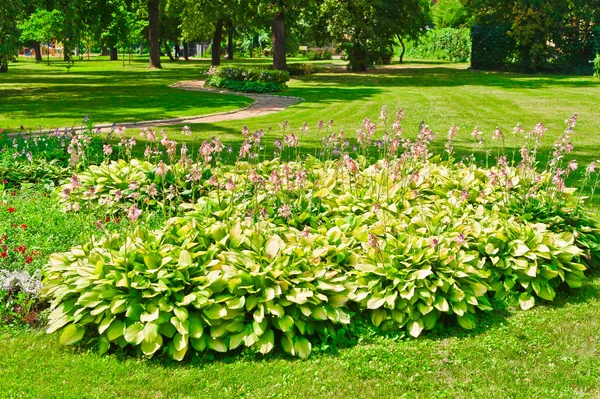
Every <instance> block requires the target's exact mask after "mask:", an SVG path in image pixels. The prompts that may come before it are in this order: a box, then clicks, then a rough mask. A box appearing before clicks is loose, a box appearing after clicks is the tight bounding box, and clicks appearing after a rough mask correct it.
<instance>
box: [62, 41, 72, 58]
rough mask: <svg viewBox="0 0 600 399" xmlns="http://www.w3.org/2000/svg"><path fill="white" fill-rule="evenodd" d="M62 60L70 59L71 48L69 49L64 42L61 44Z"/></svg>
mask: <svg viewBox="0 0 600 399" xmlns="http://www.w3.org/2000/svg"><path fill="white" fill-rule="evenodd" d="M63 61H66V62H69V61H71V50H69V48H68V47H67V45H66V44H65V45H64V46H63Z"/></svg>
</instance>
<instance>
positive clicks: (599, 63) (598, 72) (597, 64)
mask: <svg viewBox="0 0 600 399" xmlns="http://www.w3.org/2000/svg"><path fill="white" fill-rule="evenodd" d="M594 76H596V77H597V78H600V54H596V59H595V60H594Z"/></svg>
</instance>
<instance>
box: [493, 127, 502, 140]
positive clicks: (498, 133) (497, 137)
mask: <svg viewBox="0 0 600 399" xmlns="http://www.w3.org/2000/svg"><path fill="white" fill-rule="evenodd" d="M492 138H493V139H494V140H504V134H503V133H502V130H500V128H499V127H497V128H496V130H494V133H492Z"/></svg>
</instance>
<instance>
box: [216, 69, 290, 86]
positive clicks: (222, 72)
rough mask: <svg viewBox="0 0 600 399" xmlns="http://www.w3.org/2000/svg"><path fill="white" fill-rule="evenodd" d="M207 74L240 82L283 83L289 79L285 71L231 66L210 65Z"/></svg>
mask: <svg viewBox="0 0 600 399" xmlns="http://www.w3.org/2000/svg"><path fill="white" fill-rule="evenodd" d="M207 75H208V76H216V77H218V78H222V79H225V80H226V81H228V80H234V81H240V82H243V81H250V82H263V83H268V82H271V83H276V84H279V85H284V84H285V83H286V82H288V81H289V80H290V74H289V73H288V72H287V71H279V70H273V69H265V68H245V67H233V66H222V67H212V68H211V69H210V70H209V71H208V72H207ZM208 81H210V80H208Z"/></svg>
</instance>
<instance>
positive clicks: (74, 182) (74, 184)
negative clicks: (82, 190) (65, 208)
mask: <svg viewBox="0 0 600 399" xmlns="http://www.w3.org/2000/svg"><path fill="white" fill-rule="evenodd" d="M70 184H71V190H75V189H76V188H77V187H81V183H79V179H78V178H77V175H73V176H72V177H71V182H70Z"/></svg>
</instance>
